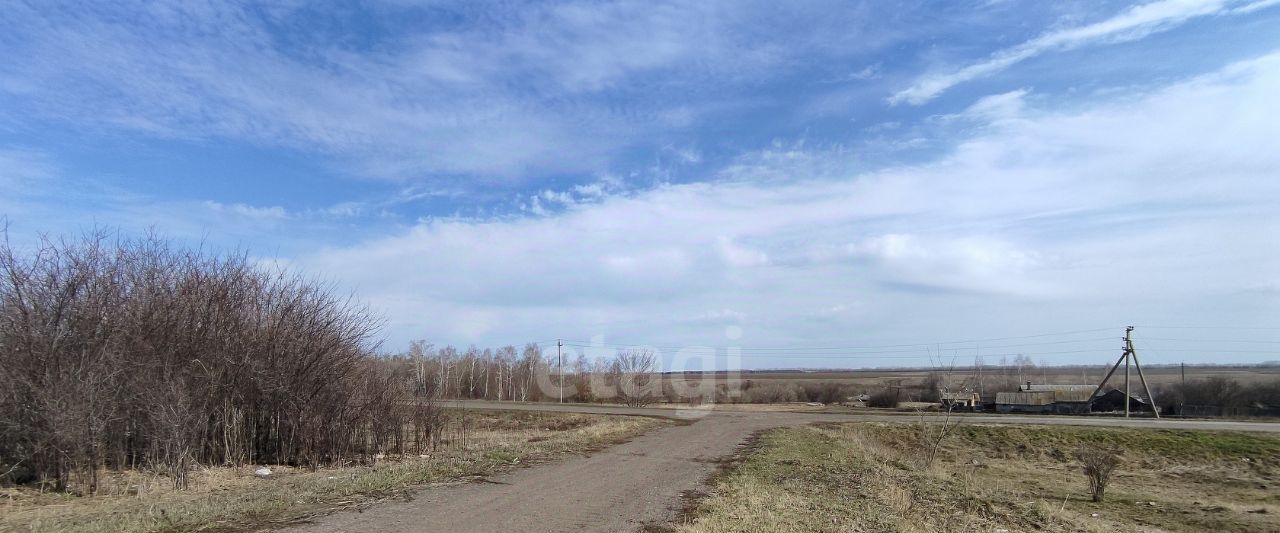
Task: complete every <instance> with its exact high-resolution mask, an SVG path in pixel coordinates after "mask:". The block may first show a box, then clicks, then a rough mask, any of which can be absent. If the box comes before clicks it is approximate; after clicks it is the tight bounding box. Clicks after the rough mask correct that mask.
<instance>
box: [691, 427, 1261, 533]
mask: <svg viewBox="0 0 1280 533" xmlns="http://www.w3.org/2000/svg"><path fill="white" fill-rule="evenodd" d="M918 439H919V432H918V429H917V428H916V427H915V426H913V425H911V424H831V425H822V426H813V427H800V428H784V429H777V430H772V431H768V432H765V433H764V434H762V435H761V436H760V437H759V439H758V441H757V442H756V443H755V444H754V445H753V446H752V447H751V449H750V451H749V452H748V453H746V454H745V455H744V456H743V457H742V458H740V461H739V462H737V463H735V464H734V465H732V466H730V467H728V468H727V469H726V470H725V471H724V472H722V474H721V476H720V477H719V478H718V479H717V481H716V483H715V487H714V491H713V493H712V494H711V495H710V496H708V497H707V498H705V499H704V500H702V501H701V502H700V503H699V504H698V506H697V507H696V508H695V509H694V510H693V511H691V515H690V519H689V520H690V521H689V523H687V524H686V525H684V526H682V527H681V529H680V530H681V531H683V532H685V533H706V532H722V531H756V532H770V531H779V532H781V531H986V532H991V531H1002V530H1003V531H1010V532H1012V531H1043V530H1048V531H1098V532H1103V531H1218V532H1228V531H1240V532H1246V531H1248V532H1258V531H1280V491H1278V490H1277V489H1278V488H1280V438H1277V437H1274V436H1270V435H1262V434H1246V433H1226V432H1191V431H1158V430H1129V429H1094V428H1071V427H1052V428H1050V427H1017V426H1014V427H993V426H977V425H968V426H965V425H962V426H960V427H959V428H958V429H957V430H956V432H955V433H953V436H952V437H951V438H950V439H949V440H948V441H947V442H946V445H945V447H944V449H943V451H942V454H941V456H940V458H939V460H938V461H936V462H935V463H934V464H933V465H932V466H930V467H927V468H926V467H924V466H922V463H923V461H922V454H921V453H920V452H919V450H920V449H921V446H920V441H919V440H918ZM1082 444H1091V445H1101V446H1106V447H1111V448H1116V449H1120V450H1121V455H1122V457H1123V463H1122V464H1121V466H1120V468H1119V470H1117V472H1116V474H1115V475H1114V477H1113V480H1112V482H1111V485H1110V487H1109V488H1108V489H1107V497H1106V501H1104V502H1102V503H1093V502H1092V501H1090V498H1089V493H1088V489H1087V482H1086V480H1085V478H1084V476H1083V475H1082V474H1081V473H1080V466H1079V464H1078V463H1077V462H1076V461H1075V460H1074V459H1073V458H1072V456H1073V452H1074V451H1075V450H1076V449H1077V448H1078V447H1079V446H1081V445H1082Z"/></svg>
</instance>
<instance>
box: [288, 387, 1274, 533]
mask: <svg viewBox="0 0 1280 533" xmlns="http://www.w3.org/2000/svg"><path fill="white" fill-rule="evenodd" d="M450 405H451V406H455V407H463V408H476V409H490V408H500V409H518V410H543V411H564V412H588V413H604V414H623V415H648V416H666V417H672V418H682V419H690V420H693V423H691V424H688V425H679V426H674V427H668V428H663V429H659V430H656V431H652V432H650V433H647V434H645V435H642V436H640V437H638V438H636V439H634V440H632V441H630V442H627V443H624V444H620V445H617V446H613V447H611V448H608V449H606V450H602V451H600V452H597V453H595V454H592V455H590V456H586V457H582V456H578V457H571V458H568V459H564V460H561V461H558V462H554V463H549V464H545V465H539V466H535V467H531V468H526V469H522V470H517V471H514V472H510V473H507V474H503V475H499V476H495V477H492V478H490V479H489V480H488V481H489V482H488V483H465V484H456V485H450V486H444V487H433V488H426V489H423V490H421V491H419V492H418V493H417V494H416V495H415V497H414V498H413V500H412V501H406V502H388V503H384V504H380V505H377V506H375V507H373V508H371V509H367V510H365V511H364V512H361V513H357V512H342V513H337V514H333V515H328V516H323V517H319V518H317V519H316V520H315V521H314V522H311V523H306V524H301V525H299V526H297V527H295V528H293V529H290V530H289V531H294V532H308V533H334V532H357V531H359V532H366V531H417V532H422V531H428V532H430V531H439V532H463V531H486V532H487V531H517V530H518V531H609V532H613V531H636V530H640V529H644V528H646V527H651V528H656V529H660V528H661V526H665V525H668V524H670V523H671V522H672V521H673V520H674V519H675V518H676V513H677V512H678V510H679V509H680V508H681V506H682V497H683V495H685V494H687V493H688V492H690V491H694V490H697V489H699V488H702V485H703V483H704V481H705V480H706V479H707V478H708V476H709V475H710V474H711V473H712V472H713V471H714V469H715V467H716V461H717V460H719V459H723V458H726V457H728V456H730V455H732V454H733V453H734V451H735V450H736V449H737V448H738V447H739V446H741V445H743V444H744V443H745V442H746V440H747V438H748V437H749V436H750V435H751V434H752V433H754V432H757V431H760V430H764V429H769V428H774V427H779V426H788V425H799V424H808V423H812V422H824V421H825V422H844V421H892V420H897V421H904V420H913V419H914V417H913V416H912V415H887V414H878V415H861V414H824V413H786V412H772V413H753V412H727V411H710V412H708V411H699V410H675V409H636V408H627V407H606V406H594V405H571V404H566V405H557V404H513V403H495V402H453V403H451V404H450ZM965 421H966V423H993V424H1053V425H1086V426H1117V427H1162V428H1179V429H1214V430H1239V431H1268V432H1280V424H1272V423H1260V422H1231V421H1207V420H1160V421H1155V420H1145V419H1129V420H1125V419H1116V418H1086V417H1058V416H990V415H988V416H981V415H966V416H965Z"/></svg>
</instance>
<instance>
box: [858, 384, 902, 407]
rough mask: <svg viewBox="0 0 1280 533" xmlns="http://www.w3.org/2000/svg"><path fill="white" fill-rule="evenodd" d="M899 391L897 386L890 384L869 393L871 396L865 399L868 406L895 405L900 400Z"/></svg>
mask: <svg viewBox="0 0 1280 533" xmlns="http://www.w3.org/2000/svg"><path fill="white" fill-rule="evenodd" d="M900 394H901V391H900V390H899V389H898V387H896V386H893V385H890V386H886V387H884V388H882V389H880V390H878V391H875V392H873V393H871V397H870V398H868V399H867V406H869V407H897V406H898V403H899V402H901V401H902V400H901V397H900Z"/></svg>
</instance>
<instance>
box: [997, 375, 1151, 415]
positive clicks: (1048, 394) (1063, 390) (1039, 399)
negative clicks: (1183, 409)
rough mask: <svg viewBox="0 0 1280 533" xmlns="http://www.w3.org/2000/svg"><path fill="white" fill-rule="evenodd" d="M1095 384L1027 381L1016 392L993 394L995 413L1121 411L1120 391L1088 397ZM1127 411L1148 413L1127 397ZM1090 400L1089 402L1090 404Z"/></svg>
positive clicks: (1136, 400) (1138, 400)
mask: <svg viewBox="0 0 1280 533" xmlns="http://www.w3.org/2000/svg"><path fill="white" fill-rule="evenodd" d="M1096 388H1097V385H1059V384H1035V383H1031V382H1027V384H1026V385H1024V386H1022V387H1018V391H1017V392H1001V393H997V394H996V411H999V412H1001V413H1057V414H1085V413H1090V412H1110V411H1123V410H1124V391H1122V390H1119V389H1114V388H1113V389H1109V390H1107V391H1106V392H1104V393H1101V394H1099V395H1098V396H1096V397H1093V398H1091V397H1090V396H1091V395H1092V394H1093V391H1094V390H1095V389H1096ZM1129 398H1130V399H1129V410H1130V411H1134V412H1140V411H1146V412H1150V411H1151V405H1150V403H1149V402H1147V400H1145V399H1143V398H1140V397H1138V396H1135V395H1130V396H1129ZM1090 400H1092V401H1090Z"/></svg>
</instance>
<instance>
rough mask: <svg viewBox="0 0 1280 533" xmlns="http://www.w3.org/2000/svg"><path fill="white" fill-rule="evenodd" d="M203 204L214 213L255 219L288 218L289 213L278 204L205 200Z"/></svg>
mask: <svg viewBox="0 0 1280 533" xmlns="http://www.w3.org/2000/svg"><path fill="white" fill-rule="evenodd" d="M204 206H205V207H206V208H208V209H209V210H210V211H213V212H215V213H228V214H232V215H235V216H240V217H245V218H250V219H257V220H280V219H285V218H289V214H288V213H287V212H286V211H285V210H284V208H283V207H280V206H271V207H256V206H252V205H247V204H242V203H234V204H224V203H221V202H214V201H212V200H207V201H205V202H204Z"/></svg>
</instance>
